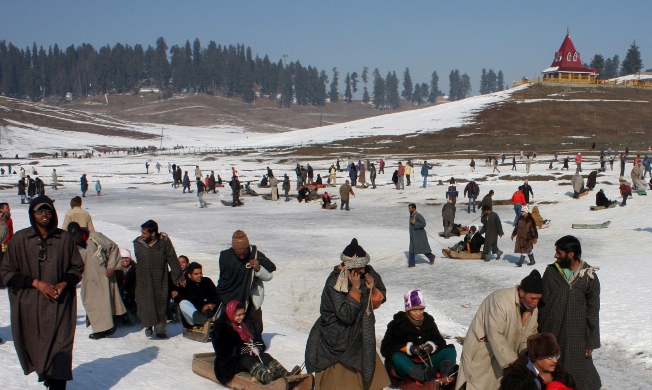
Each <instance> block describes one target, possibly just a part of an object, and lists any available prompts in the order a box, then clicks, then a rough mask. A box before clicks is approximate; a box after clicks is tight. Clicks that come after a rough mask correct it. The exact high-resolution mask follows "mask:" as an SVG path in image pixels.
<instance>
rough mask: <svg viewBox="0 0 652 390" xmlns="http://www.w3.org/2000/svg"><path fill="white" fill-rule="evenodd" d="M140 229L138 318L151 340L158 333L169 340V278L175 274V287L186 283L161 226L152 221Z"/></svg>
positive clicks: (136, 246)
mask: <svg viewBox="0 0 652 390" xmlns="http://www.w3.org/2000/svg"><path fill="white" fill-rule="evenodd" d="M140 229H141V235H140V236H139V237H138V238H136V239H135V240H134V253H135V254H136V261H137V263H138V273H137V274H136V302H138V318H140V320H141V321H142V322H143V327H144V328H145V335H146V336H147V337H151V336H152V335H153V334H154V333H153V332H154V331H155V332H156V336H157V337H158V338H160V339H167V338H168V336H167V333H166V329H167V315H166V314H167V307H168V303H169V299H168V274H170V273H171V274H172V283H173V284H175V285H179V286H183V287H185V286H186V279H185V277H184V276H183V273H182V272H181V267H180V266H179V260H177V253H176V252H175V251H174V246H173V245H172V241H171V240H170V237H168V235H167V234H165V233H159V231H158V224H157V223H156V222H155V221H152V220H149V221H147V222H145V223H144V224H142V225H140ZM168 267H169V268H170V272H168ZM152 327H153V328H154V331H152Z"/></svg>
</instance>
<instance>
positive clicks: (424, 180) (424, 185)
mask: <svg viewBox="0 0 652 390" xmlns="http://www.w3.org/2000/svg"><path fill="white" fill-rule="evenodd" d="M426 185H428V176H424V177H423V188H426Z"/></svg>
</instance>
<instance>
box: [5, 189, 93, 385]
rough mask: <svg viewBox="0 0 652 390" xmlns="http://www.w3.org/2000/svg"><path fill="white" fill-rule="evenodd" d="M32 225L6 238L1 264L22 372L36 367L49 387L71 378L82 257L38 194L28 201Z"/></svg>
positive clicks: (49, 204)
mask: <svg viewBox="0 0 652 390" xmlns="http://www.w3.org/2000/svg"><path fill="white" fill-rule="evenodd" d="M29 220H30V223H31V226H30V227H27V228H25V229H22V230H20V231H18V232H16V234H15V235H14V237H13V238H12V239H11V241H9V244H8V247H7V251H6V252H5V256H4V259H3V262H2V266H1V267H0V276H1V277H2V281H3V282H4V283H5V284H6V285H7V287H8V288H9V289H10V292H9V302H10V306H11V331H12V335H13V339H14V346H15V348H16V353H17V354H18V360H19V361H20V364H21V366H22V368H23V372H24V373H25V375H29V374H31V373H32V372H34V371H36V373H37V374H38V380H39V382H44V385H45V387H46V388H49V389H65V388H66V383H67V381H69V380H72V349H73V343H74V339H75V326H76V322H77V297H76V289H75V286H76V285H77V283H79V280H80V279H81V276H82V274H83V272H84V261H83V260H82V258H81V256H80V255H79V251H78V250H77V247H76V245H75V242H74V240H73V238H72V236H71V235H70V234H69V233H68V232H66V231H63V230H61V229H58V228H57V224H58V219H57V213H56V210H55V208H54V202H53V201H52V200H51V199H50V198H48V197H47V196H45V195H41V196H39V197H37V198H35V199H34V200H32V202H31V203H30V205H29Z"/></svg>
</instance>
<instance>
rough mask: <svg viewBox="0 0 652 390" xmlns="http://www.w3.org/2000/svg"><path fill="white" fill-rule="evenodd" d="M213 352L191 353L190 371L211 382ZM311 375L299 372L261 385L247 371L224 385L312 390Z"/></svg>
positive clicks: (243, 388) (241, 389) (239, 388)
mask: <svg viewBox="0 0 652 390" xmlns="http://www.w3.org/2000/svg"><path fill="white" fill-rule="evenodd" d="M214 366H215V353H196V354H194V355H192V371H193V372H194V373H195V374H197V375H199V376H203V377H204V378H208V379H210V380H212V381H213V382H216V383H219V382H217V378H215V368H214ZM312 386H313V377H312V375H311V374H300V375H293V376H288V377H285V378H281V379H277V380H275V381H273V382H271V383H269V384H267V385H263V384H262V383H260V382H258V381H257V380H256V379H254V378H252V377H251V375H249V373H248V372H241V373H239V374H237V375H236V376H235V377H233V379H232V380H231V382H229V383H227V385H226V387H228V388H230V389H235V390H257V389H259V390H290V389H294V390H312Z"/></svg>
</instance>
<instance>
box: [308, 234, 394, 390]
mask: <svg viewBox="0 0 652 390" xmlns="http://www.w3.org/2000/svg"><path fill="white" fill-rule="evenodd" d="M340 259H341V260H342V262H341V264H339V265H337V266H335V268H334V269H333V272H331V274H330V275H329V277H328V279H327V280H326V285H325V286H324V290H323V292H322V295H321V306H320V309H319V311H320V313H321V316H320V318H319V319H318V320H317V321H316V322H315V324H314V325H313V327H312V330H311V331H310V335H309V336H308V342H307V344H306V369H307V370H308V372H309V373H312V372H314V373H316V374H315V388H316V389H320V390H331V389H332V390H336V389H343V388H346V389H356V388H359V389H360V390H362V389H363V388H364V389H368V390H380V389H383V388H385V387H387V386H389V385H390V381H389V377H388V376H387V371H386V370H385V367H384V366H383V363H382V361H381V360H380V356H379V355H378V353H377V352H376V331H375V323H376V318H375V316H374V310H375V309H377V308H379V307H380V305H381V304H383V303H384V302H385V297H386V296H387V290H386V289H385V285H384V284H383V280H382V279H381V277H380V275H378V274H377V273H376V271H374V269H373V268H372V267H371V266H370V265H369V260H370V257H369V255H368V254H367V252H365V250H364V249H362V247H361V246H360V245H358V240H356V239H355V238H354V239H353V240H352V241H351V243H350V244H349V245H348V246H347V247H346V248H345V249H344V252H343V253H342V255H341V256H340ZM357 384H359V385H360V386H359V387H356V385H357Z"/></svg>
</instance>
